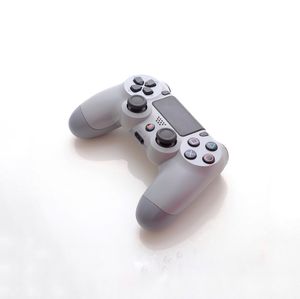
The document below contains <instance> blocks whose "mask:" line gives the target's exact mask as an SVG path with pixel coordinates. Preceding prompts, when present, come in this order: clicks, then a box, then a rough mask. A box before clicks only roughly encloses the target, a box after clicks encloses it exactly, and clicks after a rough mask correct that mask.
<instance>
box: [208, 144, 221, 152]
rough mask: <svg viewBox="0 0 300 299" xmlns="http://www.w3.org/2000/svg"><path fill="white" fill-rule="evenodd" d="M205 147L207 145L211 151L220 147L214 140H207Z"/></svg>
mask: <svg viewBox="0 0 300 299" xmlns="http://www.w3.org/2000/svg"><path fill="white" fill-rule="evenodd" d="M205 147H206V149H207V150H209V151H211V152H214V151H216V150H217V149H218V146H217V144H216V143H214V142H207V143H206V144H205Z"/></svg>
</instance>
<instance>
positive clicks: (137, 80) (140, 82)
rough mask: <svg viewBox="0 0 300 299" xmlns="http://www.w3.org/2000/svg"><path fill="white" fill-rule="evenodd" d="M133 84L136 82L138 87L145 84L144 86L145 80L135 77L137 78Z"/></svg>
mask: <svg viewBox="0 0 300 299" xmlns="http://www.w3.org/2000/svg"><path fill="white" fill-rule="evenodd" d="M133 82H134V83H135V84H137V85H143V84H144V80H143V78H142V77H135V78H134V79H133Z"/></svg>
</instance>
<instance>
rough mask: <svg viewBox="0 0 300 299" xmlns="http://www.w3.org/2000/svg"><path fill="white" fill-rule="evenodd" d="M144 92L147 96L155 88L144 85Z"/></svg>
mask: <svg viewBox="0 0 300 299" xmlns="http://www.w3.org/2000/svg"><path fill="white" fill-rule="evenodd" d="M143 93H144V94H145V95H146V96H149V95H151V94H152V93H153V90H152V89H151V88H149V87H144V88H143Z"/></svg>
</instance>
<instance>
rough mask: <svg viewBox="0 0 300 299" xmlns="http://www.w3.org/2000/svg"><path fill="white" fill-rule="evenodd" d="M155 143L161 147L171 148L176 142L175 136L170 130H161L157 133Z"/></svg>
mask: <svg viewBox="0 0 300 299" xmlns="http://www.w3.org/2000/svg"><path fill="white" fill-rule="evenodd" d="M156 142H157V144H158V145H160V146H162V147H172V146H174V145H175V144H176V142H177V135H176V133H175V132H174V131H173V130H172V129H169V128H163V129H160V130H158V131H157V133H156Z"/></svg>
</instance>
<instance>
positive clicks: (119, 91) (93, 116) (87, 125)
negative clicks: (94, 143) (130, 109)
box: [69, 84, 128, 138]
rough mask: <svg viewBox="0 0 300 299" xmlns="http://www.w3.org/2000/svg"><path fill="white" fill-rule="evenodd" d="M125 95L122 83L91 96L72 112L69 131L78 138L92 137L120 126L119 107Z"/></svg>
mask: <svg viewBox="0 0 300 299" xmlns="http://www.w3.org/2000/svg"><path fill="white" fill-rule="evenodd" d="M127 96H128V94H127V92H126V91H125V89H124V87H123V84H120V85H117V86H114V87H111V88H109V89H106V90H104V91H102V92H99V93H97V94H96V95H94V96H92V97H91V98H90V99H88V100H87V101H85V102H84V103H82V104H81V105H80V106H79V107H77V108H76V109H75V111H74V112H73V113H72V115H71V117H70V119H69V127H70V130H71V132H72V133H73V134H74V135H76V136H77V137H80V138H94V137H97V136H101V135H103V134H106V133H108V132H110V131H112V130H113V129H116V128H118V127H120V110H121V109H120V107H121V103H122V102H123V101H125V100H126V98H127Z"/></svg>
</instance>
